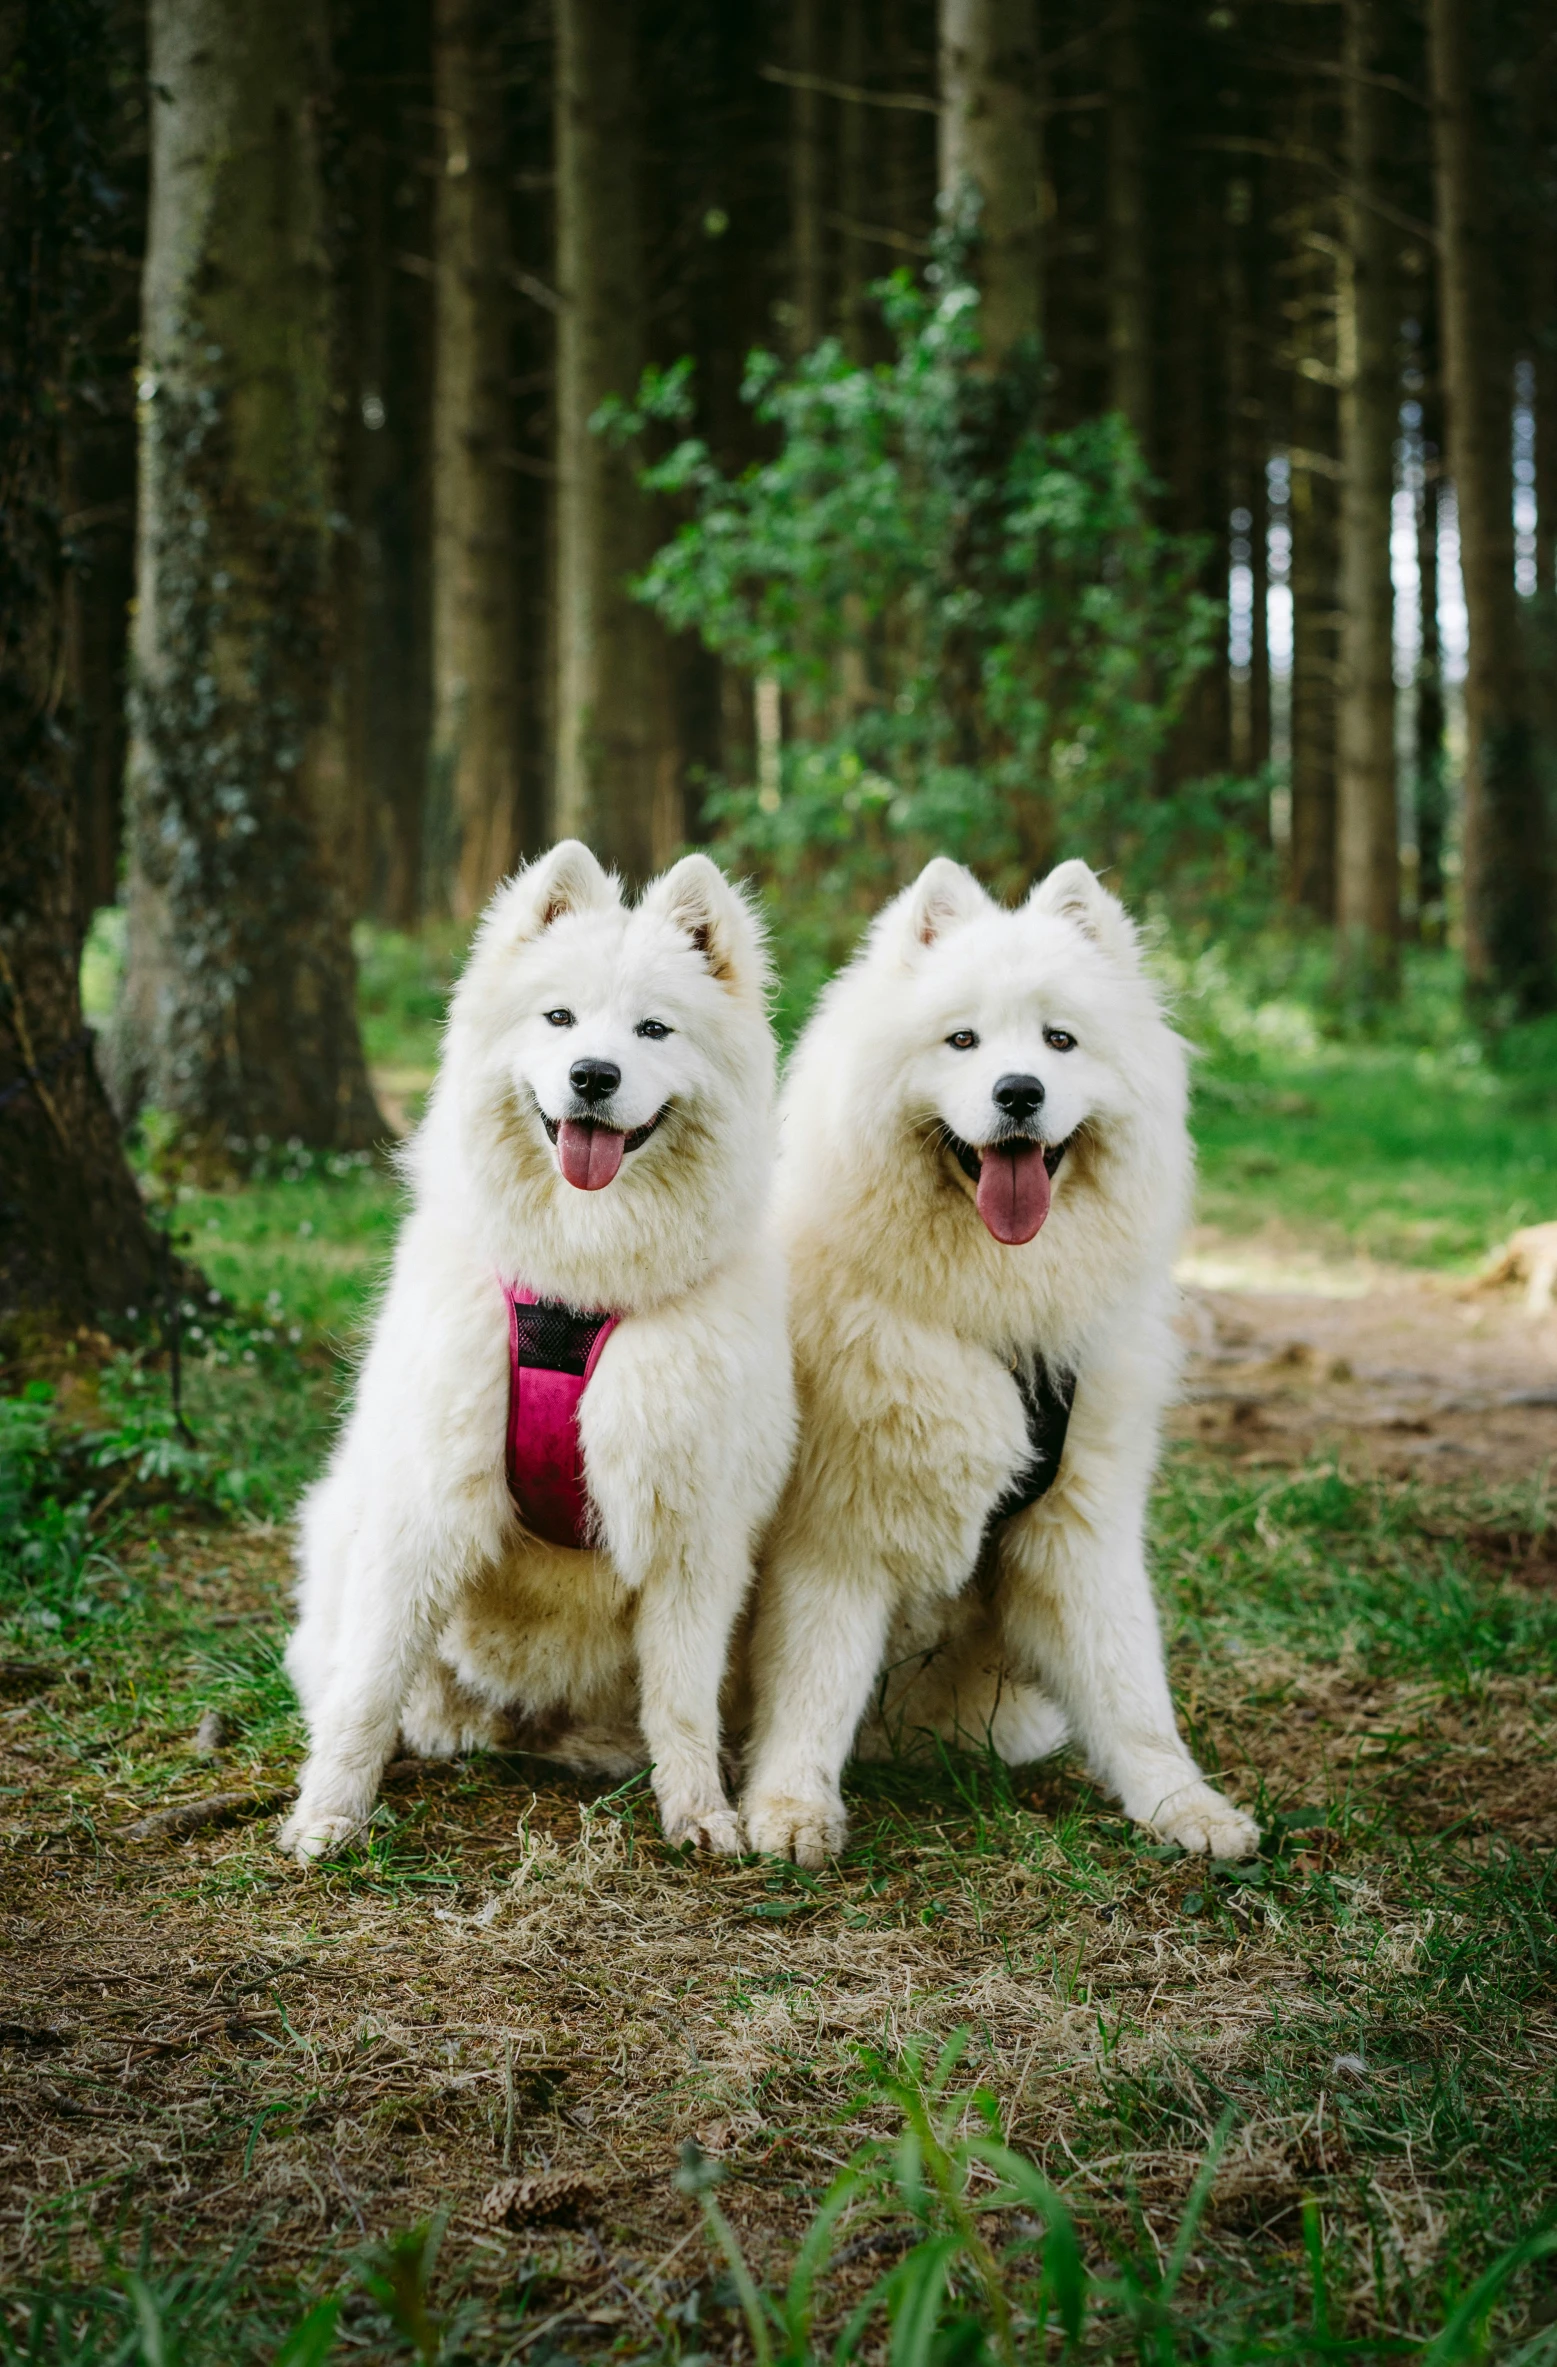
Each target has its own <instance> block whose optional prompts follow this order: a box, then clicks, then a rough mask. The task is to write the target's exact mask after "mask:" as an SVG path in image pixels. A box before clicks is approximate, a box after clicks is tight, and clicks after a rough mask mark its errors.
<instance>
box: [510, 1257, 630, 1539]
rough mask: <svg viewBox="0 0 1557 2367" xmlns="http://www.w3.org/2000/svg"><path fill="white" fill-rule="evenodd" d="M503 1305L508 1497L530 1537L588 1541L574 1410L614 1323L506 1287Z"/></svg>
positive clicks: (517, 1286)
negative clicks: (505, 1313) (505, 1308)
mask: <svg viewBox="0 0 1557 2367" xmlns="http://www.w3.org/2000/svg"><path fill="white" fill-rule="evenodd" d="M503 1295H504V1297H505V1298H506V1299H507V1301H508V1440H507V1449H508V1492H509V1494H510V1496H511V1497H512V1498H513V1502H514V1509H515V1511H516V1512H517V1513H518V1515H519V1518H520V1519H521V1520H522V1521H523V1523H524V1525H525V1527H526V1528H527V1529H528V1530H529V1531H530V1533H531V1535H532V1536H535V1537H544V1538H545V1539H546V1541H547V1543H548V1544H549V1545H566V1546H571V1547H573V1548H574V1549H575V1550H577V1549H579V1548H582V1547H585V1546H587V1545H588V1544H589V1543H590V1529H591V1525H592V1520H593V1509H592V1507H591V1504H590V1501H589V1490H588V1488H587V1486H586V1485H585V1480H584V1451H583V1447H582V1445H581V1444H580V1440H579V1428H578V1415H579V1404H580V1401H581V1400H582V1398H583V1395H584V1391H585V1389H586V1388H587V1387H588V1385H589V1377H590V1375H591V1373H592V1372H593V1371H594V1369H595V1366H596V1364H597V1362H598V1361H599V1357H600V1351H601V1350H602V1348H604V1346H605V1344H606V1341H607V1340H608V1339H609V1338H610V1336H611V1334H612V1332H613V1331H614V1330H615V1329H616V1323H617V1318H616V1317H615V1316H614V1315H610V1314H604V1313H602V1312H600V1311H599V1310H598V1309H596V1308H578V1307H567V1306H563V1305H562V1304H561V1303H560V1301H558V1300H556V1299H538V1298H537V1297H536V1295H535V1293H534V1292H533V1291H532V1290H527V1289H526V1288H525V1286H524V1285H523V1284H522V1283H519V1282H505V1283H504V1285H503Z"/></svg>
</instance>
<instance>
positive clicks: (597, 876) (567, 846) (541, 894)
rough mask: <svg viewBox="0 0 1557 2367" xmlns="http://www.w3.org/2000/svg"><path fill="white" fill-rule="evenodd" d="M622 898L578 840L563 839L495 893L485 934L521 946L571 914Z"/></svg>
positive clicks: (605, 908)
mask: <svg viewBox="0 0 1557 2367" xmlns="http://www.w3.org/2000/svg"><path fill="white" fill-rule="evenodd" d="M621 900H622V897H621V890H620V889H619V888H618V886H617V883H616V880H615V879H614V877H613V876H612V875H611V874H610V873H609V872H606V871H602V870H601V868H600V865H599V864H598V863H597V862H596V860H595V858H594V856H593V855H592V854H591V853H590V851H589V849H588V847H587V846H585V845H584V843H583V841H582V840H581V839H577V838H564V839H562V840H560V841H559V843H558V844H557V845H556V846H554V847H553V848H552V850H551V852H550V853H549V854H546V855H539V856H537V858H536V860H535V861H534V862H533V863H526V864H525V866H524V868H523V870H522V871H519V872H518V873H516V874H515V876H514V878H512V879H511V880H508V881H506V882H505V883H504V885H503V886H502V887H500V888H499V889H498V891H497V894H496V895H495V896H494V897H493V899H492V901H491V903H490V904H489V905H488V907H487V930H490V931H491V933H492V934H494V935H496V936H498V937H499V938H501V940H502V942H503V943H504V944H506V945H524V944H528V943H529V942H530V940H531V939H532V938H535V937H539V936H541V935H542V934H543V933H544V931H546V930H547V929H549V928H550V927H551V925H552V923H553V922H554V921H559V920H561V919H563V918H564V916H565V915H566V914H568V913H570V912H604V911H608V910H609V909H610V907H611V906H612V905H613V904H620V902H621ZM483 934H486V930H484V931H483Z"/></svg>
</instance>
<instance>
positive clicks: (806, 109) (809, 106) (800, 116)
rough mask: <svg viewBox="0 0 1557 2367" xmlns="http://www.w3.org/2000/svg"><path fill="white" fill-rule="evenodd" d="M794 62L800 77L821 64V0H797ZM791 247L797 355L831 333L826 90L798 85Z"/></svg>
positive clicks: (793, 108)
mask: <svg viewBox="0 0 1557 2367" xmlns="http://www.w3.org/2000/svg"><path fill="white" fill-rule="evenodd" d="M791 28H792V29H791V41H790V64H791V66H792V68H793V70H794V72H795V73H796V74H797V75H801V76H812V75H815V74H817V73H818V72H819V71H820V68H821V57H822V8H821V0H793V13H792V16H791ZM789 125H790V128H789V249H790V266H789V270H790V299H789V300H790V304H791V306H792V308H793V323H792V337H793V342H794V350H795V352H796V353H810V352H811V351H812V350H813V348H814V347H816V346H817V345H819V344H820V343H821V341H822V338H823V337H824V336H825V334H826V331H827V250H826V244H825V241H824V237H823V226H822V214H823V210H824V207H825V203H826V199H825V195H824V189H825V181H826V168H825V163H824V157H823V149H822V94H821V92H820V91H819V90H816V89H814V88H811V87H809V86H808V83H807V82H806V81H804V80H802V81H799V82H797V83H796V84H795V86H794V89H793V92H792V95H791V98H790V117H789Z"/></svg>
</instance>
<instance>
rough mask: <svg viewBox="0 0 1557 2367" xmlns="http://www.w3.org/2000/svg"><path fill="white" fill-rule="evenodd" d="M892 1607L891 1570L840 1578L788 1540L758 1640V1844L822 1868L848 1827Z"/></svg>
mask: <svg viewBox="0 0 1557 2367" xmlns="http://www.w3.org/2000/svg"><path fill="white" fill-rule="evenodd" d="M891 1610H892V1586H891V1582H890V1580H889V1579H888V1578H887V1577H886V1574H885V1573H884V1572H881V1571H876V1572H871V1573H868V1574H863V1575H861V1574H856V1575H852V1576H850V1577H849V1578H840V1577H838V1576H837V1575H836V1574H835V1573H833V1572H832V1571H822V1570H820V1569H817V1568H814V1567H809V1566H807V1565H806V1564H805V1563H803V1562H801V1561H800V1560H799V1559H798V1558H796V1557H794V1556H793V1555H792V1554H791V1553H789V1552H788V1551H786V1550H785V1549H783V1548H782V1547H781V1548H780V1549H779V1550H778V1551H776V1552H775V1554H774V1557H773V1561H772V1564H771V1566H770V1567H769V1569H768V1570H767V1572H766V1573H765V1575H764V1577H763V1580H762V1585H761V1594H760V1602H759V1608H758V1613H757V1624H756V1632H755V1635H754V1637H753V1642H752V1672H753V1682H754V1685H755V1689H756V1719H755V1723H754V1725H753V1730H752V1744H751V1775H750V1778H749V1780H748V1782H747V1786H746V1799H745V1804H744V1811H743V1813H744V1816H745V1820H746V1833H747V1838H748V1840H749V1841H750V1843H751V1845H752V1847H753V1849H758V1850H761V1851H763V1852H764V1853H765V1854H767V1855H770V1856H773V1857H787V1858H793V1860H794V1862H795V1864H796V1865H797V1866H812V1867H815V1866H821V1865H824V1864H825V1863H826V1861H827V1859H828V1858H829V1857H836V1856H837V1854H838V1852H839V1851H840V1850H841V1849H842V1847H843V1844H844V1840H845V1838H846V1836H847V1834H848V1829H849V1820H848V1817H847V1816H846V1815H845V1813H844V1806H843V1764H844V1761H845V1760H846V1759H847V1757H848V1755H849V1752H850V1749H851V1747H852V1746H853V1742H854V1737H855V1735H856V1734H857V1733H858V1731H859V1726H860V1721H861V1719H862V1718H863V1717H864V1715H865V1711H866V1709H867V1707H868V1705H869V1702H870V1695H871V1687H872V1686H873V1685H874V1684H875V1681H876V1677H877V1673H878V1671H879V1670H880V1667H881V1662H882V1657H883V1654H884V1653H885V1651H886V1640H887V1626H888V1621H889V1619H890V1616H891Z"/></svg>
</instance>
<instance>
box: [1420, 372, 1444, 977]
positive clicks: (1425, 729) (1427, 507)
mask: <svg viewBox="0 0 1557 2367" xmlns="http://www.w3.org/2000/svg"><path fill="white" fill-rule="evenodd" d="M1423 408H1424V411H1426V410H1427V406H1426V405H1424V406H1423ZM1429 416H1430V413H1429ZM1438 486H1439V453H1438V447H1437V443H1436V441H1433V442H1429V440H1428V438H1427V436H1426V434H1425V433H1424V435H1423V438H1422V490H1421V494H1420V496H1419V502H1418V508H1417V525H1416V562H1417V578H1418V583H1419V586H1420V590H1419V594H1418V599H1419V607H1420V615H1421V624H1420V633H1421V647H1420V650H1419V652H1418V656H1417V665H1416V911H1417V928H1418V931H1419V933H1420V934H1421V935H1422V936H1423V937H1424V938H1426V939H1427V940H1428V942H1429V943H1432V944H1437V943H1439V942H1441V940H1442V937H1443V924H1444V852H1445V842H1446V840H1447V838H1448V824H1449V785H1448V781H1447V778H1446V765H1445V750H1444V699H1443V645H1442V642H1441V640H1440V638H1439V631H1438Z"/></svg>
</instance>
